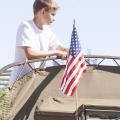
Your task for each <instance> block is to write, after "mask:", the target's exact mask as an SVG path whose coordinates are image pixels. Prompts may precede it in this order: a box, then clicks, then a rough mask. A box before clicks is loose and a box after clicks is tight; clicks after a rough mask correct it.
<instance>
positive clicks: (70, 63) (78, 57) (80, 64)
mask: <svg viewBox="0 0 120 120" xmlns="http://www.w3.org/2000/svg"><path fill="white" fill-rule="evenodd" d="M86 70H87V66H86V62H85V58H84V54H83V52H82V51H81V46H80V43H79V38H78V34H77V30H76V27H75V24H74V25H73V31H72V35H71V45H70V49H69V55H68V59H67V64H66V68H65V72H64V75H63V78H62V81H61V86H60V89H61V90H62V92H63V93H64V94H66V95H67V96H73V95H74V93H75V91H76V89H77V86H78V84H79V81H80V79H81V78H82V74H83V73H84V72H85V71H86Z"/></svg>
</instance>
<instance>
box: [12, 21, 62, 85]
mask: <svg viewBox="0 0 120 120" xmlns="http://www.w3.org/2000/svg"><path fill="white" fill-rule="evenodd" d="M59 45H62V44H61V43H60V41H59V40H58V39H57V38H56V36H55V34H54V33H53V32H52V31H51V30H50V28H49V27H48V26H47V25H46V26H44V27H43V30H40V29H39V28H38V27H37V26H36V25H35V23H34V21H33V20H30V21H24V22H22V23H21V24H20V26H19V28H18V32H17V36H16V49H15V62H20V61H24V60H25V59H26V56H25V53H24V50H23V49H21V46H29V47H31V48H32V49H33V50H39V51H48V50H54V49H56V48H57V47H58V46H59ZM31 65H32V67H33V68H39V67H40V65H41V62H37V63H32V64H31ZM41 67H42V68H43V67H46V63H45V62H44V64H42V66H41ZM21 69H22V66H16V67H14V68H13V71H12V74H11V78H10V83H11V82H14V81H16V79H17V77H18V74H19V73H20V71H21ZM30 70H31V69H30V68H29V67H28V66H27V65H26V66H25V67H24V69H23V70H22V71H21V73H20V76H19V77H18V78H21V77H22V76H24V75H25V74H27V73H28V72H29V71H30Z"/></svg>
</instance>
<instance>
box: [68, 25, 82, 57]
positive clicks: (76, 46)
mask: <svg viewBox="0 0 120 120" xmlns="http://www.w3.org/2000/svg"><path fill="white" fill-rule="evenodd" d="M80 51H81V46H80V43H79V38H78V35H77V30H76V27H75V25H73V31H72V35H71V45H70V50H69V54H70V55H72V56H73V57H76V56H77V55H78V54H79V53H80Z"/></svg>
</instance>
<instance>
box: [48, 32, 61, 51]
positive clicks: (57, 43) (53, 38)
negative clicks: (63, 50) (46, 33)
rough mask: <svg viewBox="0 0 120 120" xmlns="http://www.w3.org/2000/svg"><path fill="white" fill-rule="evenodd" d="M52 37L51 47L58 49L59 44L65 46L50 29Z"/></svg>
mask: <svg viewBox="0 0 120 120" xmlns="http://www.w3.org/2000/svg"><path fill="white" fill-rule="evenodd" d="M50 34H51V37H50V45H49V48H50V49H57V48H58V47H59V46H63V44H62V43H61V42H60V41H59V40H58V38H57V37H56V35H55V34H54V33H53V32H52V31H50Z"/></svg>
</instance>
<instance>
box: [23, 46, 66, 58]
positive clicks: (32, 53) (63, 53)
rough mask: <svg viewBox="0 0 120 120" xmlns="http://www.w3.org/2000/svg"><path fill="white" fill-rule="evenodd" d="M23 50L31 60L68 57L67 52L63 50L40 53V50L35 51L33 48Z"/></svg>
mask: <svg viewBox="0 0 120 120" xmlns="http://www.w3.org/2000/svg"><path fill="white" fill-rule="evenodd" d="M22 49H23V50H24V52H25V55H26V57H27V58H28V59H29V60H30V59H37V58H44V57H47V56H49V57H50V56H58V57H61V58H62V59H65V58H66V56H67V52H66V51H62V50H49V51H38V50H33V49H32V48H31V47H22Z"/></svg>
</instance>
